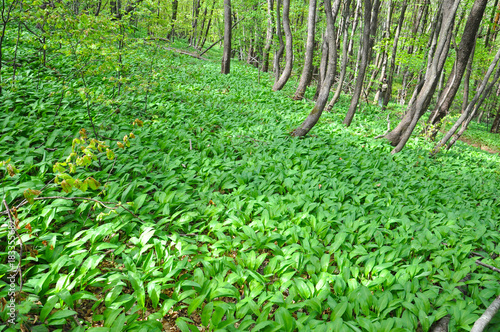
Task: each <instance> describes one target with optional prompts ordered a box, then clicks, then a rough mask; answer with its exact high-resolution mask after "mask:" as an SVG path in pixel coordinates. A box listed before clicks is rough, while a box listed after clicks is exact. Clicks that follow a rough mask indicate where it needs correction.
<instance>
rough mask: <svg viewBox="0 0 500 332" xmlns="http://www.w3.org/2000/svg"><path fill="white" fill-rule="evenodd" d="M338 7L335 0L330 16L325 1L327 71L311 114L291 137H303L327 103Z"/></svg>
mask: <svg viewBox="0 0 500 332" xmlns="http://www.w3.org/2000/svg"><path fill="white" fill-rule="evenodd" d="M339 6H340V0H335V3H334V5H333V7H334V8H336V10H334V13H333V14H332V6H331V3H330V1H325V13H326V28H327V33H326V35H327V40H328V69H327V71H326V75H325V79H324V80H323V82H322V84H321V91H320V93H319V95H318V99H317V100H316V103H315V105H314V108H313V109H312V111H311V113H309V115H308V116H307V118H306V119H305V120H304V122H303V123H302V124H301V125H300V127H298V128H297V129H295V130H294V131H293V132H292V136H305V135H306V134H307V133H308V132H309V131H310V130H311V129H312V128H313V127H314V125H316V123H317V122H318V120H319V118H320V117H321V114H322V113H323V110H324V108H325V105H326V102H327V101H328V96H329V94H330V88H331V87H332V84H333V80H334V79H335V71H336V67H337V45H336V41H335V19H334V17H335V18H336V17H337V12H338V8H339Z"/></svg>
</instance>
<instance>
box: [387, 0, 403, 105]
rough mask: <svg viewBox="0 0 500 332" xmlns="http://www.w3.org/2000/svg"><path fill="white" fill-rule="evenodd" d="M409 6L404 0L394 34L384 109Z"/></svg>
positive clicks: (390, 88)
mask: <svg viewBox="0 0 500 332" xmlns="http://www.w3.org/2000/svg"><path fill="white" fill-rule="evenodd" d="M407 7H408V1H407V0H404V2H403V4H402V5H401V14H400V16H399V21H398V27H397V28H396V33H395V34H394V42H393V44H392V55H391V60H390V62H389V72H388V73H387V89H386V90H385V92H384V104H383V109H385V108H386V107H387V104H389V100H390V99H391V95H392V82H393V79H394V71H395V70H396V53H397V51H398V42H399V36H400V35H401V28H402V27H403V22H404V18H405V13H406V8H407Z"/></svg>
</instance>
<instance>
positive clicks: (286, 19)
mask: <svg viewBox="0 0 500 332" xmlns="http://www.w3.org/2000/svg"><path fill="white" fill-rule="evenodd" d="M283 30H284V31H285V42H286V55H285V69H283V73H281V76H280V78H279V79H278V81H277V82H275V83H274V86H273V91H279V90H281V89H283V87H284V86H285V84H286V82H287V81H288V79H289V78H290V75H291V74H292V66H293V40H292V30H291V29H290V0H284V1H283Z"/></svg>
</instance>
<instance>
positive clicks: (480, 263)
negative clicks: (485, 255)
mask: <svg viewBox="0 0 500 332" xmlns="http://www.w3.org/2000/svg"><path fill="white" fill-rule="evenodd" d="M476 264H477V265H481V266H484V267H487V268H488V269H490V270H493V271H495V272H499V273H500V269H499V268H496V267H494V266H491V265H488V264H485V263H483V262H481V261H479V260H477V261H476Z"/></svg>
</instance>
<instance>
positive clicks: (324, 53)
mask: <svg viewBox="0 0 500 332" xmlns="http://www.w3.org/2000/svg"><path fill="white" fill-rule="evenodd" d="M327 39H328V31H325V32H324V33H323V43H322V45H321V61H320V63H319V70H318V71H319V73H318V84H317V86H316V93H315V94H314V97H313V99H314V100H317V99H318V96H319V93H320V91H321V84H322V83H323V81H324V80H325V77H326V70H327V66H328V55H329V52H328V47H329V46H328V40H327Z"/></svg>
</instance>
